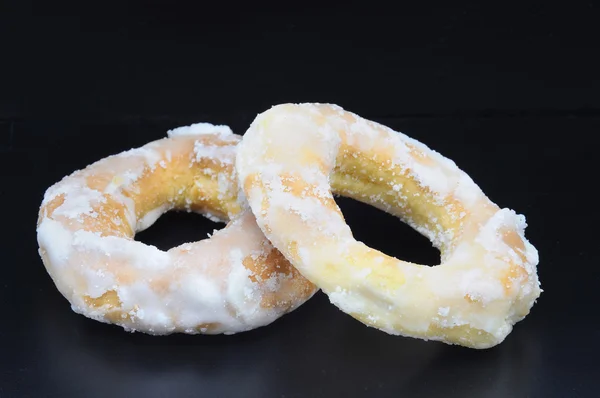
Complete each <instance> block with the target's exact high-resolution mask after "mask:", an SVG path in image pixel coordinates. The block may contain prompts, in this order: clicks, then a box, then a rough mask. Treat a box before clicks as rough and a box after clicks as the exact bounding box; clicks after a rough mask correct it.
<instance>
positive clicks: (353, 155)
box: [236, 104, 540, 348]
mask: <svg viewBox="0 0 600 398" xmlns="http://www.w3.org/2000/svg"><path fill="white" fill-rule="evenodd" d="M236 159H237V160H236V169H237V172H238V177H239V181H240V186H241V187H243V190H244V193H245V195H246V198H247V200H248V202H249V205H250V207H251V209H252V211H253V213H254V214H255V216H256V218H257V222H258V225H259V227H260V228H261V230H262V231H263V232H264V233H265V234H266V236H267V237H268V238H269V240H270V241H271V242H272V244H273V245H274V246H275V247H276V248H278V249H279V250H280V251H281V252H282V253H283V254H284V255H285V256H286V258H287V259H288V260H289V261H290V262H291V263H292V264H293V265H294V266H295V267H296V268H298V270H299V271H300V272H301V273H302V274H303V275H304V276H305V277H306V278H307V279H309V280H310V281H311V282H313V283H315V284H316V285H317V286H318V287H320V288H321V289H322V290H323V291H324V292H325V293H326V294H327V295H328V296H329V298H330V300H331V302H332V303H333V304H335V305H336V306H337V307H339V308H340V309H341V310H342V311H344V312H346V313H348V314H350V315H351V316H353V317H354V318H356V319H358V320H360V321H361V322H363V323H364V324H366V325H369V326H372V327H375V328H378V329H380V330H383V331H385V332H387V333H390V334H395V335H403V336H411V337H416V338H422V339H426V340H440V341H443V342H446V343H449V344H459V345H463V346H468V347H473V348H487V347H491V346H494V345H496V344H498V343H500V342H501V341H503V340H504V339H505V337H506V336H507V335H508V334H509V333H510V331H511V330H512V326H513V325H514V324H515V323H516V322H517V321H519V320H521V319H523V318H524V317H525V316H526V315H527V314H528V313H529V311H530V309H531V307H532V306H533V304H534V302H535V300H536V299H537V298H538V296H539V295H540V286H539V281H538V276H537V264H538V253H537V251H536V249H535V248H534V247H533V246H532V245H531V244H530V243H529V242H528V241H527V239H526V238H525V236H524V229H525V226H526V224H525V218H524V216H522V215H517V214H516V213H515V212H514V211H512V210H509V209H500V208H499V207H498V206H497V205H496V204H494V203H493V202H491V201H490V200H489V199H488V198H487V197H486V196H485V195H484V193H483V192H482V191H481V189H480V188H479V187H478V186H477V185H476V184H475V183H474V182H473V180H472V179H471V178H470V177H469V176H468V175H467V174H466V173H464V172H463V171H461V170H460V169H459V168H458V167H457V166H456V165H455V163H454V162H452V161H451V160H449V159H447V158H445V157H444V156H442V155H440V154H439V153H437V152H435V151H433V150H431V149H429V148H428V147H427V146H425V145H424V144H422V143H420V142H418V141H416V140H414V139H411V138H409V137H407V136H405V135H403V134H401V133H398V132H395V131H393V130H391V129H390V128H388V127H385V126H383V125H381V124H378V123H375V122H372V121H368V120H366V119H363V118H361V117H359V116H357V115H355V114H353V113H350V112H346V111H344V110H343V109H342V108H340V107H338V106H334V105H321V104H299V105H295V104H284V105H278V106H275V107H273V108H271V109H270V110H268V111H266V112H264V113H262V114H260V115H258V117H257V118H256V119H255V120H254V122H253V123H252V125H251V126H250V128H249V129H248V131H247V132H246V133H245V135H244V139H243V141H242V143H241V144H240V146H239V147H238V152H237V158H236ZM332 190H333V192H335V193H336V194H341V195H343V196H349V197H352V198H354V199H357V200H360V201H363V202H366V203H369V204H371V205H373V206H376V207H378V208H380V209H383V210H385V211H387V212H389V213H392V214H395V215H397V216H399V217H400V218H401V219H402V220H403V221H405V222H406V223H408V224H409V225H411V226H412V227H414V228H415V229H416V230H417V231H419V232H420V233H422V234H423V235H425V236H426V237H428V238H429V239H430V240H431V242H432V243H433V245H434V246H435V247H437V248H438V249H439V250H440V252H441V264H440V265H438V266H435V267H429V266H423V265H418V264H413V263H408V262H405V261H401V260H398V259H396V258H393V257H390V256H387V255H385V254H383V253H381V252H379V251H377V250H374V249H372V248H369V247H368V246H366V245H365V244H363V243H362V242H358V241H356V240H355V239H354V237H353V235H352V231H351V230H350V228H349V226H348V225H347V224H346V222H345V220H344V217H343V215H342V213H341V211H340V209H339V208H338V206H337V205H336V202H335V200H334V197H333V195H332ZM398 244H399V245H401V244H402V243H401V242H398Z"/></svg>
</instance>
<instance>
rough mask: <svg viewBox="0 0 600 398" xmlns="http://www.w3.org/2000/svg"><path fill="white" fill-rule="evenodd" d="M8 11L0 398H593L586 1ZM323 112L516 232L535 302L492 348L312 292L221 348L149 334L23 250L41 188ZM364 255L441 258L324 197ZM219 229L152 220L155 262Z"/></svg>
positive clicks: (598, 100) (599, 86)
mask: <svg viewBox="0 0 600 398" xmlns="http://www.w3.org/2000/svg"><path fill="white" fill-rule="evenodd" d="M396 6H397V8H391V7H390V6H385V7H384V6H380V5H378V4H375V3H374V2H370V1H368V2H367V1H363V2H356V3H354V4H351V3H350V2H342V1H339V2H328V3H327V4H325V3H324V2H312V3H311V2H295V3H286V2H271V3H266V2H248V3H246V4H242V5H239V4H235V3H234V2H228V1H222V2H216V3H213V2H211V3H206V2H201V1H195V2H192V1H188V2H185V1H170V2H166V1H165V2H159V1H146V2H141V1H140V2H135V3H134V2H129V3H126V2H119V3H116V4H115V5H112V4H109V3H106V2H73V3H70V4H67V3H60V2H40V3H37V4H33V3H31V2H27V1H22V2H4V1H3V2H0V7H1V8H0V77H1V79H2V80H1V81H0V82H1V84H0V173H2V174H1V175H0V176H1V177H2V183H1V184H0V200H1V204H2V209H4V211H5V213H4V215H3V217H2V220H3V223H2V237H3V239H2V253H3V256H2V257H1V258H2V263H1V264H2V268H1V270H2V274H1V275H0V306H1V307H0V310H1V311H0V314H1V317H2V318H0V319H1V321H0V322H1V324H0V397H1V398H5V397H61V398H66V397H107V396H112V397H121V396H123V397H134V396H144V397H188V396H190V397H191V396H194V397H195V396H211V397H230V396H240V397H241V396H243V397H286V398H291V397H321V396H323V397H353V396H357V397H362V396H364V397H378V396H382V397H392V396H393V397H411V396H418V397H438V396H439V397H596V396H599V395H600V382H599V380H598V378H599V376H600V366H599V365H598V354H600V349H599V348H600V347H599V345H600V344H599V343H598V340H599V339H600V321H599V320H598V319H599V310H598V308H599V307H598V304H600V303H599V302H600V300H599V299H598V295H597V290H598V285H599V283H600V272H599V271H598V260H599V258H598V254H597V251H596V250H597V243H596V241H597V235H598V225H597V223H598V221H599V217H598V215H597V207H596V202H597V200H596V198H597V196H596V195H594V194H593V193H592V191H591V188H590V187H592V186H594V185H595V183H596V174H597V172H598V167H597V157H598V155H597V148H596V145H595V141H596V140H594V139H593V137H594V136H596V135H597V132H598V131H599V129H600V95H599V93H600V83H599V80H598V71H599V70H600V60H599V58H598V56H597V52H598V43H599V42H598V39H600V35H599V23H598V21H599V18H598V17H599V16H600V13H599V12H598V11H599V10H600V4H596V3H594V2H589V1H570V2H563V3H558V2H556V3H555V4H548V2H542V1H540V2H534V1H522V2H519V3H515V4H511V3H508V2H481V1H466V2H446V1H439V2H433V3H432V2H410V3H408V2H400V3H398V4H396V5H395V7H396ZM303 101H309V102H332V103H337V104H339V105H341V106H343V107H345V108H347V109H349V110H351V111H354V112H356V113H358V114H360V115H362V116H364V117H367V118H370V119H373V120H376V121H379V122H381V123H384V124H386V125H389V126H390V127H392V128H394V129H397V130H400V131H403V132H405V133H406V134H408V135H410V136H412V137H414V138H416V139H419V140H421V141H423V142H424V143H426V144H428V145H429V146H431V147H432V148H434V149H436V150H438V151H440V152H442V153H443V154H444V155H446V156H448V157H450V158H451V159H453V160H455V161H456V162H457V163H458V165H459V166H460V167H461V168H463V169H464V170H465V171H466V172H467V173H469V174H470V175H471V176H472V177H473V179H474V180H475V181H476V182H477V183H478V184H479V185H480V186H481V187H482V189H483V190H484V192H486V193H487V194H488V195H489V196H490V197H491V199H492V200H494V201H495V202H496V203H498V204H499V205H500V206H503V207H510V208H513V209H515V210H516V211H518V212H520V213H523V214H525V215H526V216H527V220H528V223H529V225H530V226H529V227H528V229H527V236H528V238H529V239H530V240H531V242H532V243H533V244H534V245H535V246H536V247H537V248H538V250H539V252H540V259H541V260H540V265H539V268H538V269H539V275H540V278H541V281H542V288H543V289H544V290H545V292H544V293H543V294H542V296H541V298H540V300H539V302H538V303H537V304H536V306H534V308H533V311H532V313H531V314H530V316H529V317H528V318H526V319H525V320H524V321H523V322H521V323H519V324H517V325H516V327H515V330H514V331H513V333H512V334H511V335H510V336H509V337H508V338H507V340H506V341H505V342H504V343H502V344H501V345H499V346H497V347H495V348H493V349H490V350H484V351H476V350H470V349H466V348H461V347H454V346H446V345H444V344H441V343H433V342H424V341H420V340H415V339H408V338H399V337H392V336H388V335H386V334H384V333H382V332H379V331H376V330H374V329H369V328H366V327H364V326H363V325H362V324H360V323H358V322H356V321H354V320H353V319H351V318H350V317H349V316H346V315H344V314H343V313H341V312H339V311H338V310H336V309H335V308H334V307H333V306H331V305H329V304H328V301H327V299H326V297H325V296H324V295H322V294H318V295H317V296H315V298H313V299H312V300H310V301H309V302H308V303H306V304H305V305H304V306H302V307H301V308H300V309H298V310H297V311H295V312H294V313H292V314H290V315H288V316H285V317H283V318H282V319H280V320H278V321H277V322H275V323H274V324H273V325H270V326H268V327H265V328H261V329H259V330H255V331H252V332H249V333H245V334H241V335H236V336H212V337H211V336H182V335H176V336H169V337H150V336H145V335H141V334H133V335H132V334H128V333H125V332H123V331H122V330H121V329H119V328H116V327H113V326H109V325H102V324H98V323H96V322H93V321H90V320H87V319H86V318H84V317H81V316H79V315H76V314H74V313H73V312H71V310H70V308H69V305H68V303H67V302H66V301H65V300H64V299H63V298H62V296H60V294H59V293H58V292H57V291H56V289H55V288H54V285H53V284H52V282H51V280H50V278H49V277H48V275H47V274H46V272H45V270H44V268H43V265H42V263H41V261H40V259H39V257H38V255H37V252H36V250H37V243H36V239H35V222H36V217H37V209H38V206H39V204H40V202H41V198H42V195H43V192H44V190H45V189H46V188H47V187H48V186H49V185H51V184H52V183H54V182H56V181H57V180H58V179H60V178H61V177H62V176H64V175H66V174H68V173H70V172H71V171H73V170H75V169H78V168H82V167H84V166H86V165H87V164H89V163H91V162H93V161H95V160H98V159H100V158H101V157H104V156H107V155H109V154H113V153H115V152H118V151H122V150H125V149H129V148H131V147H134V146H139V145H143V144H145V143H147V142H148V141H150V140H152V139H156V138H159V137H162V136H163V135H164V134H165V131H166V130H167V129H169V128H173V127H176V126H179V125H182V124H189V123H192V122H198V121H207V122H212V123H225V124H229V125H230V126H231V127H232V128H233V129H234V131H236V132H238V133H243V132H244V130H245V128H247V126H248V125H249V123H250V122H251V121H252V119H253V118H254V116H255V115H256V114H257V113H259V112H262V111H264V110H265V109H267V108H268V107H270V106H271V105H274V104H277V103H281V102H303ZM339 203H340V205H341V207H342V210H343V211H344V214H345V216H346V217H347V221H348V223H349V224H350V226H351V227H352V228H353V231H354V232H355V235H356V237H357V238H358V239H360V240H363V241H364V242H366V243H367V244H369V245H371V246H373V247H375V248H377V249H381V250H383V251H385V252H386V253H388V254H391V255H395V256H397V257H399V258H402V259H405V260H411V261H415V262H421V263H425V264H429V265H434V264H435V263H436V261H438V254H437V253H436V252H435V250H434V249H432V248H431V245H430V244H429V242H428V241H427V240H425V239H424V238H423V237H421V236H419V235H418V234H417V233H416V232H414V231H412V230H411V229H410V228H408V227H406V226H404V225H403V224H401V223H399V222H397V221H396V220H395V219H393V218H392V217H389V216H387V215H385V214H382V213H381V212H379V211H376V210H374V209H372V208H369V207H368V206H365V205H361V204H357V203H355V202H352V201H348V200H342V199H341V200H340V201H339ZM213 227H215V225H214V224H211V223H210V222H209V221H206V220H204V219H203V218H201V217H199V216H192V215H188V214H168V215H166V216H164V217H163V218H161V219H160V220H159V221H158V222H157V224H156V225H155V226H154V227H153V228H151V229H149V230H148V231H145V232H144V233H142V234H140V235H139V236H138V237H137V238H138V239H140V240H142V241H144V242H147V243H151V244H155V245H157V246H158V247H161V248H163V249H167V248H169V247H172V246H174V245H176V244H179V243H182V242H184V241H189V240H197V239H199V238H200V237H203V236H206V232H209V231H211V230H212V228H213Z"/></svg>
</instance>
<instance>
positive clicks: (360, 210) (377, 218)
mask: <svg viewBox="0 0 600 398" xmlns="http://www.w3.org/2000/svg"><path fill="white" fill-rule="evenodd" d="M335 201H336V203H337V205H338V207H339V208H340V210H341V211H342V214H343V215H344V219H345V220H346V223H347V224H348V225H349V226H350V228H351V229H352V233H353V235H354V237H355V239H356V240H358V241H361V242H363V243H364V244H366V245H367V246H369V247H371V248H373V249H376V250H379V251H381V252H382V253H386V254H387V255H389V256H392V257H395V258H398V259H402V260H404V261H409V262H412V263H415V264H423V265H428V266H435V265H438V264H439V263H440V261H441V260H440V251H439V250H438V249H437V248H435V247H434V246H433V245H432V244H431V242H430V241H429V239H427V238H426V237H425V236H423V235H421V234H420V233H418V232H417V231H415V230H414V229H413V228H412V227H410V226H408V225H407V224H405V223H403V222H402V221H401V220H400V219H398V218H397V217H395V216H393V215H391V214H388V213H386V212H384V211H382V210H379V209H377V208H375V207H373V206H370V205H368V204H366V203H363V202H360V201H358V200H354V199H351V198H347V197H342V196H336V197H335Z"/></svg>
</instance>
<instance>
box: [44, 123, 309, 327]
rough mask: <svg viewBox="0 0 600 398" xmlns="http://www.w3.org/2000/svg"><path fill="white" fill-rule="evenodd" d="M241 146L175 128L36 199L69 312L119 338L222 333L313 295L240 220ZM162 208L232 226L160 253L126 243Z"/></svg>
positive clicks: (248, 219) (222, 129)
mask: <svg viewBox="0 0 600 398" xmlns="http://www.w3.org/2000/svg"><path fill="white" fill-rule="evenodd" d="M239 140H240V137H239V136H238V135H235V134H233V133H232V132H231V130H230V129H229V128H228V127H226V126H213V125H210V124H207V123H201V124H196V125H192V126H189V127H184V128H178V129H175V130H171V131H170V132H169V138H165V139H162V140H158V141H154V142H151V143H149V144H147V145H145V146H143V147H141V148H137V149H132V150H130V151H126V152H123V153H120V154H118V155H114V156H110V157H108V158H105V159H102V160H100V161H98V162H96V163H94V164H92V165H90V166H88V167H87V168H85V169H83V170H80V171H76V172H74V173H73V174H71V175H69V176H67V177H65V178H64V179H63V180H61V181H60V182H58V183H56V184H55V185H53V186H52V187H50V188H49V189H48V190H47V191H46V193H45V196H44V199H43V202H42V205H41V208H40V213H39V219H38V227H37V236H38V243H39V248H40V249H39V252H40V255H41V257H42V259H43V263H44V265H45V267H46V269H47V271H48V273H49V274H50V276H51V277H52V279H53V281H54V283H55V284H56V286H57V288H58V290H59V291H60V292H61V293H62V295H63V296H64V297H65V298H66V299H67V300H68V301H69V302H70V303H71V306H72V309H73V311H75V312H76V313H79V314H83V315H85V316H87V317H89V318H92V319H95V320H98V321H101V322H106V323H112V324H116V325H120V326H122V327H123V328H124V329H126V330H128V331H141V332H145V333H149V334H156V335H161V334H169V333H173V332H181V333H189V334H196V333H204V334H218V333H225V334H232V333H237V332H242V331H247V330H250V329H254V328H257V327H260V326H264V325H267V324H269V323H271V322H273V321H274V320H276V319H277V318H279V317H280V316H282V315H283V314H285V313H287V312H289V311H292V310H294V309H295V308H297V307H298V306H300V305H301V304H302V303H304V302H305V301H306V300H307V299H309V298H310V297H311V296H312V295H313V294H314V293H315V291H316V287H315V286H314V285H313V284H311V283H310V282H308V281H307V280H306V279H305V278H303V277H302V276H301V275H300V274H299V273H298V272H297V271H296V270H295V269H294V268H293V267H292V266H291V265H290V264H289V263H288V262H287V261H286V260H285V258H284V257H283V256H282V255H281V253H279V252H278V251H277V250H276V249H274V248H273V246H271V244H270V243H269V241H268V240H267V239H266V238H265V237H264V235H263V234H262V232H261V231H260V229H259V228H258V227H257V225H256V222H255V219H254V216H253V215H252V214H251V213H250V212H249V211H246V212H241V207H240V201H239V200H238V188H237V182H236V178H235V177H234V168H233V162H234V159H235V148H236V146H237V144H238V142H239ZM171 209H176V210H177V209H178V210H188V211H195V212H199V213H201V214H203V215H205V216H207V217H209V218H211V219H212V220H215V221H227V220H232V221H230V222H229V223H228V224H227V225H226V226H225V228H223V229H221V230H219V231H217V232H215V233H214V234H213V235H212V237H210V239H205V240H200V241H198V242H194V243H186V244H183V245H180V246H178V247H174V248H172V249H171V250H169V251H166V252H165V251H161V250H159V249H158V248H156V247H154V246H149V245H146V244H143V243H141V242H138V241H135V240H134V239H133V238H134V235H135V233H136V232H139V231H141V230H143V229H146V228H148V227H149V226H150V225H152V224H153V223H154V222H155V221H156V220H157V218H158V217H160V215H161V214H163V213H165V212H166V211H169V210H171ZM199 238H200V237H199Z"/></svg>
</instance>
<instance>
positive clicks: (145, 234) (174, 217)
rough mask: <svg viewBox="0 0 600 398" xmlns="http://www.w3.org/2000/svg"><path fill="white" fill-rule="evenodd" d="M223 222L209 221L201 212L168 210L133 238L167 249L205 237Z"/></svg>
mask: <svg viewBox="0 0 600 398" xmlns="http://www.w3.org/2000/svg"><path fill="white" fill-rule="evenodd" d="M224 227H225V224H224V223H220V222H215V221H211V220H209V219H208V218H206V217H204V216H203V215H201V214H198V213H194V212H186V211H169V212H167V213H165V214H163V215H162V216H160V217H159V218H158V220H156V222H155V223H154V224H152V225H151V226H150V227H149V228H147V229H145V230H144V231H141V232H138V233H136V234H135V240H137V241H139V242H142V243H145V244H147V245H152V246H156V247H157V248H159V249H161V250H163V251H167V250H169V249H171V248H173V247H176V246H179V245H182V244H184V243H189V242H196V241H199V240H202V239H207V238H208V234H211V235H212V234H213V232H214V230H219V229H221V228H224Z"/></svg>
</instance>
